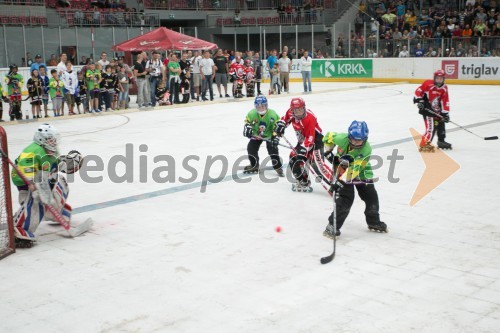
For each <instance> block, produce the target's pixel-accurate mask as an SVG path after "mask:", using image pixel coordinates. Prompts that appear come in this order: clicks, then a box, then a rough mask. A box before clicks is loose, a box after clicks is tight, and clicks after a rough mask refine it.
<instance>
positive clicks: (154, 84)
mask: <svg viewBox="0 0 500 333" xmlns="http://www.w3.org/2000/svg"><path fill="white" fill-rule="evenodd" d="M160 81H161V76H151V77H150V78H149V87H150V90H151V91H150V96H151V97H150V100H151V104H152V105H153V106H155V105H156V87H158V84H159V83H160Z"/></svg>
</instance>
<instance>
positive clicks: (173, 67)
mask: <svg viewBox="0 0 500 333" xmlns="http://www.w3.org/2000/svg"><path fill="white" fill-rule="evenodd" d="M180 73H181V66H180V65H179V60H178V59H177V55H175V53H172V55H171V56H170V61H169V62H168V75H169V77H170V82H169V88H170V97H169V101H170V104H179V103H180V101H179V84H180V82H181V80H180V76H179V75H180Z"/></svg>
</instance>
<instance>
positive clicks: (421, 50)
mask: <svg viewBox="0 0 500 333" xmlns="http://www.w3.org/2000/svg"><path fill="white" fill-rule="evenodd" d="M424 55H425V50H424V48H423V47H422V46H421V44H420V43H417V46H416V47H415V57H418V58H420V57H423V56H424Z"/></svg>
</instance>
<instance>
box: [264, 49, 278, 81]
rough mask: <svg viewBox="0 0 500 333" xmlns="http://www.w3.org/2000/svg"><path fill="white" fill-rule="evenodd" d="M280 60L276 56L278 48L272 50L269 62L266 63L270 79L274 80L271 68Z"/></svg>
mask: <svg viewBox="0 0 500 333" xmlns="http://www.w3.org/2000/svg"><path fill="white" fill-rule="evenodd" d="M277 61H278V58H277V57H276V50H274V49H273V50H271V53H270V55H269V57H268V58H267V63H266V69H267V70H268V71H269V79H270V80H271V81H272V79H273V74H272V72H271V69H272V68H273V67H274V64H275V63H276V62H277Z"/></svg>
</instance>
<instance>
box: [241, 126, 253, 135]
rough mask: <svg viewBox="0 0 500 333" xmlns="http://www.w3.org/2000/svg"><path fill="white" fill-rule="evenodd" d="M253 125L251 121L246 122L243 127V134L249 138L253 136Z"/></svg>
mask: <svg viewBox="0 0 500 333" xmlns="http://www.w3.org/2000/svg"><path fill="white" fill-rule="evenodd" d="M252 130H253V128H252V125H250V124H249V123H246V124H245V127H244V128H243V136H246V137H247V138H251V137H252Z"/></svg>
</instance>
